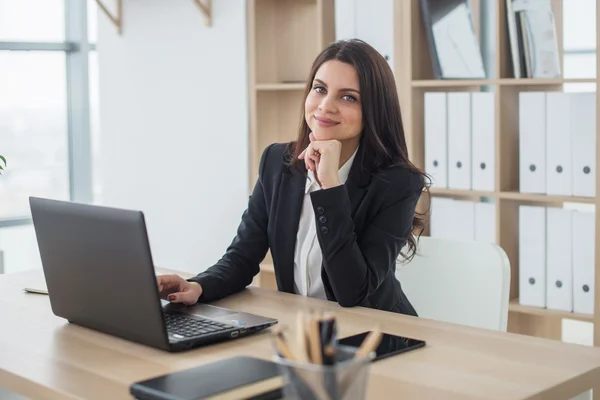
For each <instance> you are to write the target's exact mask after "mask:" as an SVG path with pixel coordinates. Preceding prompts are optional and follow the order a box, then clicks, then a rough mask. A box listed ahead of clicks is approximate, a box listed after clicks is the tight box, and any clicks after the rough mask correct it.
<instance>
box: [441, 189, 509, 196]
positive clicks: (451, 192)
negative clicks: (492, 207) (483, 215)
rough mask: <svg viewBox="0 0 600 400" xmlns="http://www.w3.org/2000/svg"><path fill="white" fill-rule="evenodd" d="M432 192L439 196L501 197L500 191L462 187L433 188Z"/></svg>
mask: <svg viewBox="0 0 600 400" xmlns="http://www.w3.org/2000/svg"><path fill="white" fill-rule="evenodd" d="M430 192H431V194H432V195H439V196H457V197H492V198H494V197H499V195H500V193H498V192H484V191H479V190H462V189H448V188H431V189H430Z"/></svg>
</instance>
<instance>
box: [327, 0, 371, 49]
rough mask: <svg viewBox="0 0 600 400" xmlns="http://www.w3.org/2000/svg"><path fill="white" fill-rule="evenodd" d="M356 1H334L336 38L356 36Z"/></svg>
mask: <svg viewBox="0 0 600 400" xmlns="http://www.w3.org/2000/svg"><path fill="white" fill-rule="evenodd" d="M357 1H358V0H343V1H336V2H334V14H335V39H336V40H342V39H344V40H346V39H352V38H355V37H356V18H357V17H358V15H357V14H356V11H357V10H356V2H357ZM363 1H364V0H363Z"/></svg>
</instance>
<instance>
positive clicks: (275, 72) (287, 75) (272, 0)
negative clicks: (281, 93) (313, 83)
mask: <svg viewBox="0 0 600 400" xmlns="http://www.w3.org/2000/svg"><path fill="white" fill-rule="evenodd" d="M317 5H318V2H317V0H300V1H298V0H255V14H254V18H255V20H254V26H255V29H256V31H255V32H256V33H255V34H256V38H255V44H254V45H255V49H256V54H255V57H254V60H255V62H256V81H257V82H258V83H280V82H286V81H290V82H304V81H306V79H307V78H308V73H309V71H310V66H311V65H312V62H313V59H314V58H315V57H316V56H317V54H318V51H319V50H320V46H319V30H318V29H317V28H316V27H315V24H316V21H318V18H319V14H320V13H319V9H318V7H317Z"/></svg>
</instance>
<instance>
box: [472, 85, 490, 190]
mask: <svg viewBox="0 0 600 400" xmlns="http://www.w3.org/2000/svg"><path fill="white" fill-rule="evenodd" d="M494 96H495V94H494V93H493V92H473V93H471V127H472V129H471V135H472V138H473V141H472V145H473V147H472V155H471V160H472V163H473V165H472V166H471V167H472V173H471V181H472V186H473V190H482V191H488V192H493V191H494V182H495V145H494V143H495V134H494V132H495V118H494V115H495V112H494V105H495V101H494V100H495V98H494Z"/></svg>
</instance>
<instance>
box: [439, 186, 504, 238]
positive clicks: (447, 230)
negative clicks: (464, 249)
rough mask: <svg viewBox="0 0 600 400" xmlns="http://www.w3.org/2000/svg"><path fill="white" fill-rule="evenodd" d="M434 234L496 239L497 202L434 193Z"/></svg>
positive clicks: (441, 236) (446, 236)
mask: <svg viewBox="0 0 600 400" xmlns="http://www.w3.org/2000/svg"><path fill="white" fill-rule="evenodd" d="M430 216H431V223H430V233H429V235H430V236H431V237H435V238H438V239H447V240H460V241H477V242H486V243H496V204H495V203H486V202H474V201H468V200H455V199H452V198H446V197H437V196H434V197H432V198H431V206H430Z"/></svg>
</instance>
